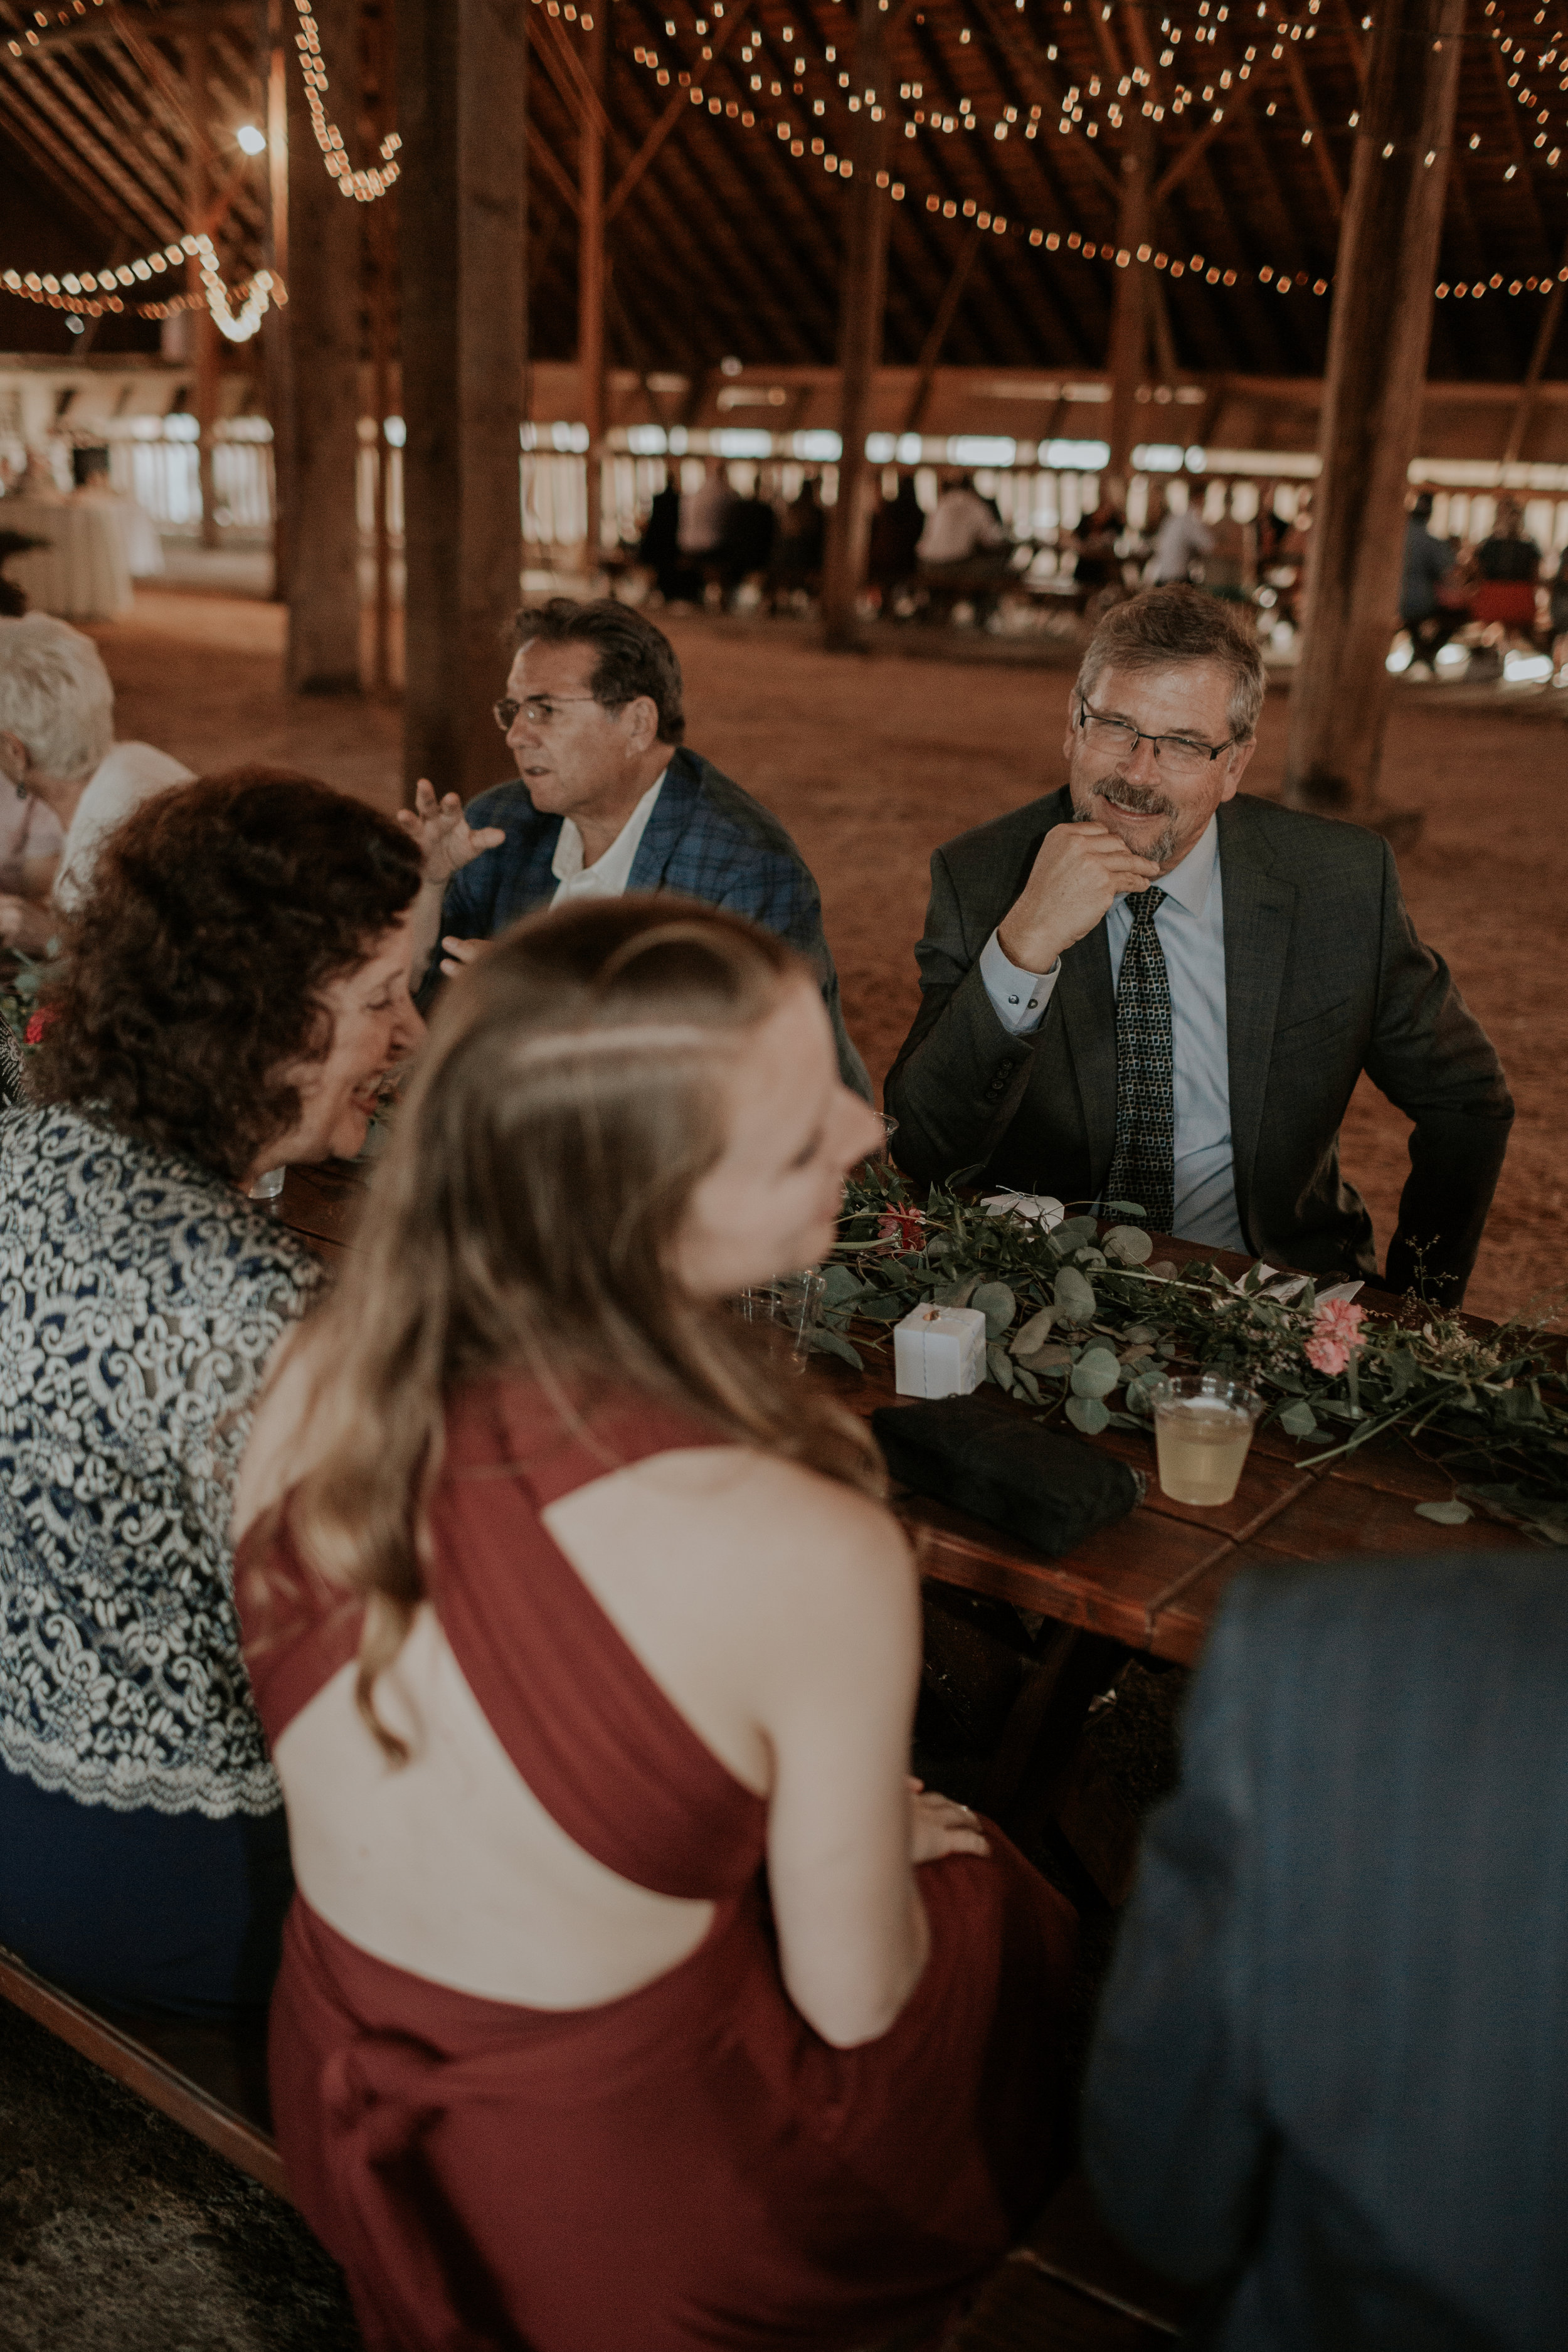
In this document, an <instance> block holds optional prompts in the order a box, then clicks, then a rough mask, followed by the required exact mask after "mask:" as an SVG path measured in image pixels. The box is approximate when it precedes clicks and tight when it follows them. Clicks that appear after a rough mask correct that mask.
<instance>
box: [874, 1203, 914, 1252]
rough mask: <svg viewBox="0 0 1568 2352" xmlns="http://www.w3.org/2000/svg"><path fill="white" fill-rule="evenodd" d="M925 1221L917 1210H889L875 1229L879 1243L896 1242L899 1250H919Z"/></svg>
mask: <svg viewBox="0 0 1568 2352" xmlns="http://www.w3.org/2000/svg"><path fill="white" fill-rule="evenodd" d="M925 1231H926V1221H925V1218H924V1216H923V1215H922V1214H921V1211H920V1210H919V1209H889V1211H888V1213H887V1215H886V1216H885V1217H884V1218H883V1219H882V1222H881V1223H880V1224H879V1226H878V1227H877V1238H878V1240H879V1241H883V1242H888V1241H897V1242H898V1244H899V1245H900V1248H901V1249H919V1247H920V1245H921V1243H922V1242H923V1241H924V1239H925Z"/></svg>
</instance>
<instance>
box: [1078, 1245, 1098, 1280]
mask: <svg viewBox="0 0 1568 2352" xmlns="http://www.w3.org/2000/svg"><path fill="white" fill-rule="evenodd" d="M1073 1264H1074V1265H1081V1266H1082V1267H1083V1268H1084V1270H1085V1272H1086V1273H1088V1274H1099V1273H1100V1269H1101V1268H1102V1267H1103V1265H1104V1264H1105V1252H1104V1251H1103V1250H1102V1249H1080V1250H1075V1251H1074V1253H1073Z"/></svg>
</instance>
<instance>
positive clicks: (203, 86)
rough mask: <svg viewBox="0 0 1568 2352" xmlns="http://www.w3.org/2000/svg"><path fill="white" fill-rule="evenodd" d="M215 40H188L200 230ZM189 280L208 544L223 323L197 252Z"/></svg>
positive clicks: (190, 176)
mask: <svg viewBox="0 0 1568 2352" xmlns="http://www.w3.org/2000/svg"><path fill="white" fill-rule="evenodd" d="M211 63H212V60H211V55H210V45H209V43H208V40H207V36H206V35H205V33H199V32H198V33H193V34H192V35H191V37H190V38H189V40H188V41H187V42H186V44H185V82H186V89H187V92H188V102H189V106H190V115H191V146H190V153H189V156H188V159H187V163H188V169H187V182H186V196H185V201H186V205H187V207H188V210H189V215H190V224H191V227H192V229H193V230H195V232H196V233H197V234H198V235H199V234H200V233H201V231H202V230H203V229H205V226H206V223H207V213H208V211H209V209H210V207H211V205H212V193H213V187H212V178H213V157H212V132H211V128H210V126H211V123H212V93H211V89H210V87H209V84H210V79H211ZM185 282H186V284H187V286H188V287H189V289H190V291H191V292H192V293H193V294H194V295H195V297H196V298H197V299H196V307H195V310H193V311H192V312H191V358H192V360H193V361H194V362H195V373H196V400H195V410H196V432H197V440H196V478H197V482H198V485H199V488H200V494H201V505H202V545H203V546H204V547H216V545H217V542H218V530H217V497H216V491H215V489H214V487H213V433H214V428H215V427H216V424H217V407H218V381H217V377H218V347H217V328H216V324H215V322H214V320H213V315H212V312H211V311H210V310H208V308H207V299H206V294H205V290H204V289H203V286H202V265H201V261H200V258H199V257H198V256H196V255H195V254H193V255H192V257H191V259H190V261H189V263H188V264H187V267H186V274H185Z"/></svg>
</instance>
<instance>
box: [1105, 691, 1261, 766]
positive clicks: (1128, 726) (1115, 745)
mask: <svg viewBox="0 0 1568 2352" xmlns="http://www.w3.org/2000/svg"><path fill="white" fill-rule="evenodd" d="M1078 723H1079V728H1080V729H1081V730H1082V731H1083V736H1084V740H1085V741H1086V742H1087V743H1088V744H1089V746H1090V747H1091V749H1092V750H1094V751H1096V752H1098V753H1100V755H1101V757H1103V758H1105V759H1108V760H1121V759H1128V760H1131V759H1132V758H1134V757H1135V756H1136V754H1137V751H1138V746H1139V744H1140V743H1152V745H1153V746H1154V757H1155V758H1156V760H1158V761H1159V762H1160V769H1161V772H1162V774H1163V775H1167V776H1201V775H1202V773H1203V772H1204V770H1205V768H1206V767H1208V766H1209V765H1210V764H1211V762H1212V761H1215V760H1217V759H1218V758H1219V755H1220V753H1221V752H1222V751H1232V750H1234V749H1235V746H1236V744H1237V740H1238V738H1237V737H1236V736H1235V735H1227V736H1226V739H1225V741H1224V742H1223V743H1205V741H1204V740H1202V738H1201V737H1200V736H1196V735H1151V734H1148V733H1147V732H1146V731H1145V730H1144V729H1142V727H1134V725H1133V724H1132V721H1131V719H1107V718H1103V717H1102V716H1101V714H1100V712H1099V711H1098V710H1096V709H1093V708H1092V707H1091V706H1090V705H1089V703H1088V702H1080V703H1079V712H1078Z"/></svg>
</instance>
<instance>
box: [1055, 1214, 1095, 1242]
mask: <svg viewBox="0 0 1568 2352" xmlns="http://www.w3.org/2000/svg"><path fill="white" fill-rule="evenodd" d="M1098 1230H1099V1228H1098V1226H1097V1224H1096V1223H1095V1220H1094V1219H1093V1218H1092V1217H1064V1218H1063V1220H1062V1222H1061V1223H1060V1224H1059V1225H1058V1226H1057V1228H1056V1229H1055V1231H1054V1232H1053V1234H1051V1240H1052V1241H1053V1242H1054V1244H1056V1246H1057V1248H1058V1249H1059V1250H1075V1249H1077V1248H1079V1246H1080V1244H1083V1243H1084V1242H1091V1241H1092V1240H1093V1239H1094V1236H1095V1234H1096V1233H1097V1232H1098Z"/></svg>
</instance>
